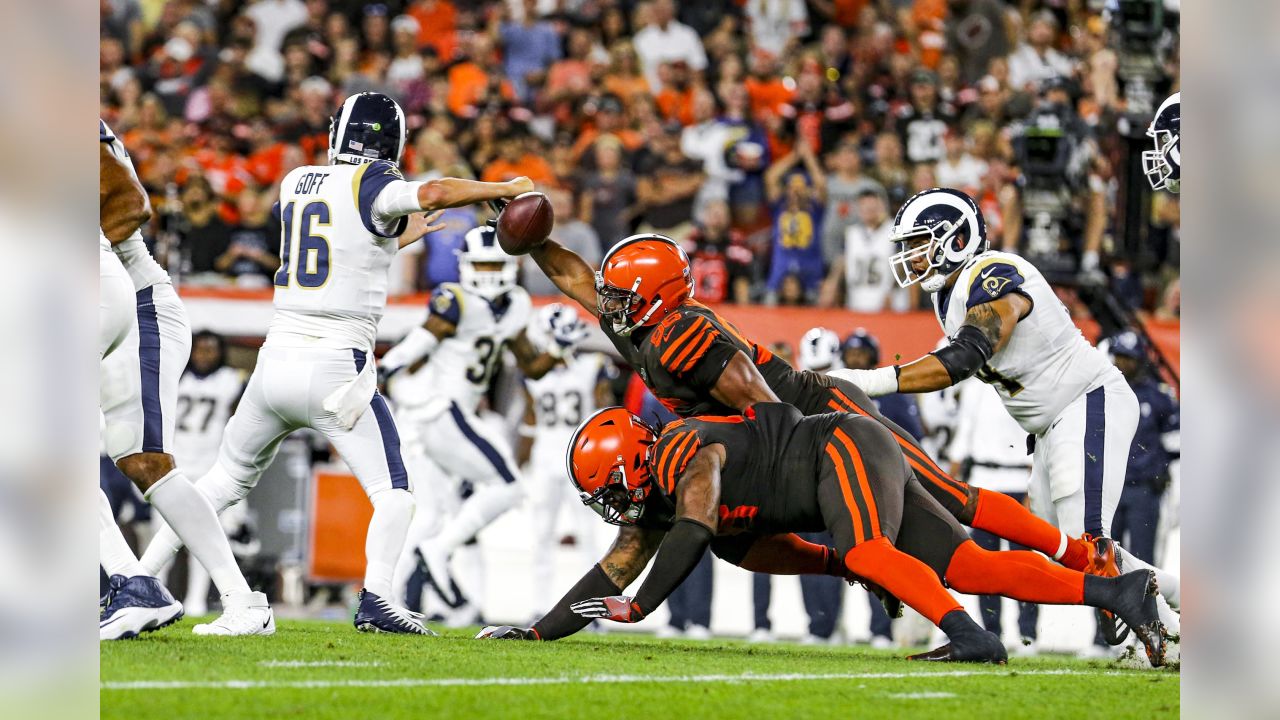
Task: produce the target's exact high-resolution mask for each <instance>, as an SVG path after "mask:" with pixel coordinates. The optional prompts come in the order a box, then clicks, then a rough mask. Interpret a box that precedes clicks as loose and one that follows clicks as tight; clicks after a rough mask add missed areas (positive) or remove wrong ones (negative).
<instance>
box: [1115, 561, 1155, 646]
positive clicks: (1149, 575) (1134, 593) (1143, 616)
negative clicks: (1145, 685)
mask: <svg viewBox="0 0 1280 720" xmlns="http://www.w3.org/2000/svg"><path fill="white" fill-rule="evenodd" d="M1120 582H1121V583H1122V584H1123V585H1124V587H1123V588H1122V589H1121V590H1120V592H1119V593H1117V595H1118V598H1117V604H1116V608H1115V614H1116V615H1118V616H1119V617H1120V619H1121V620H1123V621H1124V622H1125V624H1126V625H1128V627H1129V628H1131V629H1132V630H1133V634H1134V635H1135V636H1137V638H1138V641H1139V642H1141V643H1142V647H1143V649H1144V650H1146V652H1147V660H1149V661H1151V666H1152V667H1160V666H1161V665H1163V664H1164V654H1165V636H1164V623H1162V622H1160V610H1159V608H1158V605H1157V601H1156V597H1157V596H1158V595H1159V592H1160V586H1159V585H1158V584H1157V583H1156V574H1155V572H1153V571H1151V570H1137V571H1134V572H1131V573H1126V574H1125V575H1121V576H1120ZM1125 635H1128V631H1127V630H1126V632H1125ZM1112 644H1113V645H1114V644H1115V643H1112Z"/></svg>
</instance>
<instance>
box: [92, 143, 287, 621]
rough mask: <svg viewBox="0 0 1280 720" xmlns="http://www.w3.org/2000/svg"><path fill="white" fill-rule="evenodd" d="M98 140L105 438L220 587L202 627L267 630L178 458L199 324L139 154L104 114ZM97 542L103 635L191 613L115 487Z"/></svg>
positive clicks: (258, 604) (258, 598) (264, 608)
mask: <svg viewBox="0 0 1280 720" xmlns="http://www.w3.org/2000/svg"><path fill="white" fill-rule="evenodd" d="M98 134H99V140H100V153H99V175H100V185H101V207H100V211H101V217H102V220H101V227H100V228H99V245H100V247H101V252H100V256H101V257H100V265H101V268H102V285H101V292H102V295H101V300H100V305H99V309H100V313H101V327H102V335H101V337H100V347H99V350H100V353H101V355H102V357H103V362H104V363H113V364H120V367H118V368H117V369H118V370H120V371H121V372H120V373H119V374H118V375H114V376H112V375H109V374H108V373H105V372H104V373H103V375H104V378H106V377H115V378H121V379H122V380H117V381H112V382H102V383H100V390H99V396H100V398H99V399H100V402H101V408H102V416H103V444H104V446H105V449H106V452H107V454H108V455H109V456H110V457H111V459H112V460H113V461H114V462H115V463H116V466H117V467H118V468H119V469H120V471H121V472H122V473H124V475H125V476H126V477H128V478H129V479H130V480H131V481H132V482H133V483H134V484H135V485H136V486H137V487H138V489H139V490H141V491H142V493H143V497H144V498H145V499H146V500H147V501H148V502H149V503H151V504H152V505H153V506H155V508H156V511H157V512H158V514H159V515H160V516H161V517H163V518H164V520H165V522H167V523H169V525H171V526H172V527H173V528H174V530H171V531H169V532H170V533H171V534H172V533H173V532H174V531H176V532H177V533H178V534H180V535H181V536H182V538H183V539H184V540H185V541H186V542H187V543H188V544H189V546H190V547H191V554H192V555H193V556H194V557H195V558H196V559H197V560H199V561H200V563H201V564H202V565H204V566H205V567H206V568H207V569H208V570H209V573H210V574H211V575H212V576H213V580H214V582H215V583H217V585H218V589H219V590H220V591H221V593H222V602H223V608H224V612H223V615H222V617H220V618H218V619H217V620H215V621H214V622H213V623H209V624H202V625H197V626H196V627H195V630H194V631H195V633H196V634H199V635H269V634H271V633H272V632H274V631H275V620H274V618H273V617H272V613H271V608H270V606H268V604H267V600H266V596H265V595H264V594H262V593H260V592H253V591H251V590H250V588H249V584H248V583H247V582H245V579H244V576H243V575H242V574H241V573H240V569H239V568H238V567H237V566H236V562H235V558H234V557H233V556H232V554H231V546H230V545H229V544H228V542H227V539H226V537H225V536H224V535H223V533H222V527H221V526H220V525H219V524H218V519H217V517H216V516H215V515H214V511H213V508H212V507H210V504H209V502H208V501H207V500H206V499H205V497H204V496H203V495H201V494H200V493H199V492H198V491H197V490H196V488H195V487H194V486H193V485H192V483H191V481H190V480H188V479H187V476H186V475H185V474H183V472H182V471H181V470H179V469H178V467H177V466H176V464H175V462H174V457H173V448H172V444H173V438H174V420H175V405H176V399H177V384H178V378H179V376H181V374H182V370H183V368H184V367H185V366H186V364H187V355H188V354H189V352H190V349H191V330H190V328H189V326H188V325H187V313H186V310H185V308H184V307H183V305H182V302H181V301H180V300H179V299H178V295H177V293H176V292H175V291H174V289H173V285H172V284H171V283H170V282H169V275H168V273H166V272H165V271H164V269H163V268H161V267H160V265H159V264H158V263H156V261H155V260H154V259H153V258H152V257H151V253H150V252H148V250H147V247H146V244H145V243H144V242H143V239H142V230H141V228H142V225H143V223H145V222H146V221H147V219H148V218H149V217H150V215H151V210H150V205H149V203H148V201H147V196H146V191H145V190H144V189H143V188H142V185H141V183H139V182H138V177H137V174H136V173H135V172H134V169H133V164H132V162H131V161H130V159H129V153H128V152H127V151H126V150H125V147H124V144H123V143H121V142H120V140H119V139H118V138H117V137H116V136H115V133H113V132H112V131H111V128H109V127H107V124H106V123H105V122H103V121H102V120H99V121H98ZM99 495H100V498H99V504H100V506H101V510H100V513H99V514H100V519H99V547H100V559H101V563H102V566H103V568H104V569H105V570H106V572H107V575H108V576H109V577H110V580H111V582H110V588H109V590H108V591H107V595H106V597H105V598H104V602H103V610H102V613H101V617H100V619H99V637H100V638H101V639H104V640H110V639H118V638H125V637H132V636H134V635H137V634H138V633H140V632H146V631H150V630H155V629H157V628H159V627H162V626H164V625H166V624H168V623H171V622H173V621H175V620H177V619H178V618H180V617H181V616H182V606H181V605H180V604H178V603H177V602H176V601H174V600H173V597H172V596H171V595H170V594H169V593H168V591H167V590H165V589H164V588H163V586H161V585H160V583H159V582H158V581H157V580H156V579H155V574H156V573H155V572H154V571H150V570H148V569H147V568H146V567H145V566H143V565H142V564H141V563H140V562H139V561H138V559H137V558H136V557H135V556H134V555H133V552H132V551H131V550H130V549H129V547H128V545H127V544H126V543H125V542H124V538H123V537H122V536H121V535H120V531H119V529H118V528H117V527H116V526H115V520H114V517H113V516H112V514H111V511H110V504H109V503H108V502H107V499H106V496H105V495H102V494H101V493H99Z"/></svg>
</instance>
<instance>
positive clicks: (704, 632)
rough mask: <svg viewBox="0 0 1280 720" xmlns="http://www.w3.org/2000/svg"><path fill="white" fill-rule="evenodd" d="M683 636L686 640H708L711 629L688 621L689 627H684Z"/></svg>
mask: <svg viewBox="0 0 1280 720" xmlns="http://www.w3.org/2000/svg"><path fill="white" fill-rule="evenodd" d="M684 638H685V639H686V640H710V639H711V630H710V629H708V628H707V626H705V625H697V624H693V623H690V624H689V627H687V628H685V629H684Z"/></svg>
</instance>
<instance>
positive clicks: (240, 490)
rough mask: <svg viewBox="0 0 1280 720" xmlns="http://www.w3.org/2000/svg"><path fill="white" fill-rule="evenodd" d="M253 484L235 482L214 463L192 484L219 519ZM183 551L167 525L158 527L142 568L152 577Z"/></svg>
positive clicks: (143, 559) (144, 553)
mask: <svg viewBox="0 0 1280 720" xmlns="http://www.w3.org/2000/svg"><path fill="white" fill-rule="evenodd" d="M254 484H256V480H255V482H254V483H253V484H247V483H239V482H236V480H235V478H233V477H231V474H230V473H228V472H227V471H226V470H225V469H224V468H223V467H222V465H221V463H214V465H213V467H212V468H210V469H209V472H207V473H205V474H204V475H203V476H202V477H201V478H200V479H199V480H197V481H196V482H195V487H196V490H199V491H200V494H201V495H203V496H204V497H205V499H206V500H208V501H209V504H210V505H212V506H213V511H214V512H215V513H217V514H219V515H221V514H222V511H223V510H226V509H227V508H229V507H231V506H232V505H235V504H236V503H238V502H240V501H241V500H243V499H244V498H245V496H247V495H248V494H249V491H250V490H251V489H253V485H254ZM181 549H182V540H181V539H179V538H178V534H177V533H175V532H174V531H173V528H171V527H169V524H168V523H166V522H161V523H160V529H159V530H158V531H157V532H156V535H155V537H153V538H151V542H150V543H149V544H148V545H147V549H146V550H145V551H143V553H142V566H143V567H144V568H146V569H147V570H148V571H149V572H150V573H151V574H152V575H157V574H158V573H161V572H163V571H164V569H165V568H167V567H168V566H169V563H171V562H172V561H173V556H175V555H177V554H178V551H179V550H181Z"/></svg>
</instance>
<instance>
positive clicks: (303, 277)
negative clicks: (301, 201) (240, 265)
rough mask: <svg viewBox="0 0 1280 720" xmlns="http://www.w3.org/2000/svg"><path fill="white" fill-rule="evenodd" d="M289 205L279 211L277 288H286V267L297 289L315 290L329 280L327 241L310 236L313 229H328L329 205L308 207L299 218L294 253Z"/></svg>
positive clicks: (320, 202)
mask: <svg viewBox="0 0 1280 720" xmlns="http://www.w3.org/2000/svg"><path fill="white" fill-rule="evenodd" d="M295 204H296V203H293V202H290V203H289V204H288V205H285V206H284V209H283V210H281V211H280V234H281V237H280V269H279V270H277V271H276V287H288V286H289V266H290V264H291V263H292V265H293V278H294V280H295V281H296V282H297V284H298V287H304V288H318V287H321V286H323V285H324V284H325V281H327V280H328V279H329V240H328V239H327V238H325V237H324V236H323V235H316V234H313V231H314V229H315V226H316V225H323V226H328V225H329V205H328V204H326V203H325V202H323V201H320V200H317V201H315V202H311V203H307V206H306V207H304V208H302V212H301V213H299V217H298V233H297V234H298V236H299V237H298V248H297V252H293V236H294V231H293V206H294V205H295Z"/></svg>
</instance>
